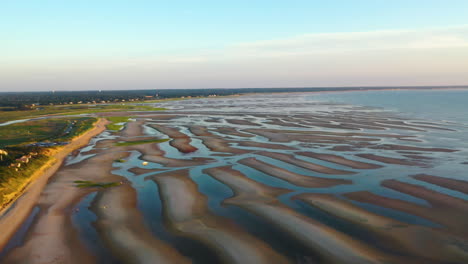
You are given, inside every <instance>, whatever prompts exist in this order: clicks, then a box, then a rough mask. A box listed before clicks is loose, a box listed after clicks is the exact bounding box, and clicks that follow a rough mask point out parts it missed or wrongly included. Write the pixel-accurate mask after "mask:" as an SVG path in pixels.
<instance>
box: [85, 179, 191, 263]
mask: <svg viewBox="0 0 468 264" xmlns="http://www.w3.org/2000/svg"><path fill="white" fill-rule="evenodd" d="M136 207H137V200H136V192H135V190H134V189H133V188H132V187H131V186H130V185H122V186H119V187H115V188H111V189H107V190H103V191H101V192H99V193H98V195H97V196H96V198H95V199H94V201H93V202H92V206H91V210H92V211H93V212H94V213H95V214H96V216H97V221H96V222H95V224H94V225H95V227H96V230H97V231H98V233H99V234H100V237H101V238H102V239H103V240H104V242H105V244H106V245H107V247H108V248H109V249H110V250H111V251H112V253H113V254H114V255H115V256H118V259H119V260H122V261H123V262H125V263H148V264H152V263H174V264H179V263H181V264H184V263H191V261H190V260H189V259H188V258H186V257H184V256H182V255H181V254H180V253H179V252H177V251H176V250H175V249H174V248H172V247H170V246H169V245H167V244H166V243H164V242H162V241H160V240H158V239H156V238H155V237H154V236H153V235H152V233H151V231H150V230H149V229H148V228H147V227H146V226H145V224H144V220H143V217H142V215H141V213H140V211H139V210H138V209H137V208H136Z"/></svg>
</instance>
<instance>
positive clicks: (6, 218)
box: [0, 119, 108, 248]
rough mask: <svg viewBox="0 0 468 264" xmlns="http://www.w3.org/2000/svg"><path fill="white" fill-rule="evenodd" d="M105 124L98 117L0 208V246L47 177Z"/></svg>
mask: <svg viewBox="0 0 468 264" xmlns="http://www.w3.org/2000/svg"><path fill="white" fill-rule="evenodd" d="M106 124H108V121H107V120H105V119H99V121H98V122H97V123H96V124H95V127H94V129H92V130H90V131H88V132H86V133H85V134H83V135H81V136H79V137H78V138H76V139H74V140H73V141H72V142H70V143H69V144H68V145H66V146H65V147H63V148H62V149H61V150H59V151H58V152H57V153H55V154H54V156H53V158H54V159H53V160H52V161H51V162H49V163H48V164H46V165H45V166H44V167H43V168H41V169H40V170H38V171H37V172H36V173H35V174H34V175H33V176H32V177H31V180H30V182H31V183H30V184H29V185H28V186H27V187H26V188H25V190H24V191H23V192H22V193H21V194H19V195H18V199H17V201H16V202H14V203H15V206H14V207H13V208H9V207H8V206H7V207H5V208H2V210H1V218H0V230H2V236H0V248H3V247H4V246H5V244H6V243H7V242H8V240H9V239H10V238H11V237H12V236H13V234H14V233H15V231H16V230H17V229H18V228H19V227H20V225H21V224H22V222H23V220H24V219H26V217H27V216H28V215H29V213H30V212H31V211H32V209H33V207H34V205H35V203H36V201H37V200H38V199H39V196H40V195H41V192H42V190H43V189H44V187H45V186H46V184H47V181H48V179H49V178H50V177H51V176H52V175H54V173H55V172H56V171H57V170H58V169H59V168H60V167H61V166H62V163H63V161H64V160H65V158H66V157H67V155H68V154H69V153H71V152H73V151H74V150H76V149H78V148H81V147H83V146H85V145H86V144H87V143H88V142H89V141H90V140H91V138H93V137H95V136H96V135H98V134H100V133H101V132H102V131H104V130H105V125H106ZM12 204H13V203H10V204H9V206H12Z"/></svg>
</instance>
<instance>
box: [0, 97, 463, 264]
mask: <svg viewBox="0 0 468 264" xmlns="http://www.w3.org/2000/svg"><path fill="white" fill-rule="evenodd" d="M149 108H158V109H160V108H164V109H166V110H165V111H158V112H157V113H155V112H153V111H150V110H148V111H142V110H139V111H138V112H136V111H135V112H128V111H126V112H122V113H119V112H112V113H105V112H103V113H93V114H91V116H93V117H100V118H106V117H109V116H111V117H112V118H113V119H114V120H118V121H119V122H120V121H122V122H121V123H119V127H120V126H122V129H121V130H118V129H115V127H110V128H109V129H107V130H106V131H104V132H103V133H101V134H99V135H97V136H96V137H94V138H93V139H92V140H90V141H89V143H88V145H87V146H85V147H82V148H80V149H79V150H78V151H74V152H72V153H71V154H70V155H69V156H68V157H67V159H66V162H64V163H63V164H62V166H61V167H60V169H59V170H58V171H57V172H56V173H55V174H54V175H53V176H51V177H50V178H49V180H48V182H47V183H45V184H43V187H42V188H41V189H40V190H34V191H35V192H39V193H37V195H29V197H33V198H29V199H34V200H30V201H28V204H31V205H32V206H30V210H29V213H25V214H21V217H17V218H15V221H16V224H17V227H15V229H16V232H12V233H11V234H10V233H9V234H8V237H5V236H4V237H3V238H2V240H0V242H1V241H4V242H3V243H0V263H174V264H178V263H242V264H244V263H299V264H307V263H359V264H360V263H421V264H423V263H424V264H426V263H434V264H436V263H468V224H467V223H468V191H467V190H468V187H467V186H468V177H467V174H466V171H468V165H466V164H464V163H466V160H468V158H467V157H468V141H467V140H466V132H468V125H467V124H466V123H463V122H447V121H446V120H441V119H436V118H435V119H430V118H420V117H416V116H411V115H408V114H405V113H401V112H398V111H388V110H387V109H382V108H376V107H371V106H368V107H366V106H362V105H355V104H342V103H336V102H328V101H324V100H320V99H319V98H315V97H314V96H313V95H311V94H307V93H297V94H294V93H291V94H261V95H259V94H253V95H245V96H239V97H231V98H229V97H226V98H203V99H191V100H183V101H169V102H162V103H160V102H158V103H154V104H152V105H151V107H148V109H149ZM128 116H131V118H130V119H128V118H126V117H128ZM119 117H122V118H119ZM124 117H125V118H124ZM80 184H81V185H82V186H79V185H80ZM24 195H26V197H25V198H27V197H28V192H26V193H25V194H24ZM25 203H26V202H25V201H24V199H18V200H17V201H16V202H15V203H14V204H12V205H11V207H10V208H9V209H8V210H5V211H3V212H2V213H1V214H0V230H2V229H3V228H5V227H6V226H7V225H9V224H10V223H11V217H12V215H15V211H16V210H18V208H21V207H22V206H23V204H25ZM9 218H10V221H7V220H8V219H9ZM20 218H21V219H20Z"/></svg>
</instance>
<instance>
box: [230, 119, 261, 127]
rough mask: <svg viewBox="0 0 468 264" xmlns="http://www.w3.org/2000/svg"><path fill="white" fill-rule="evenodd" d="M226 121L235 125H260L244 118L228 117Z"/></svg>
mask: <svg viewBox="0 0 468 264" xmlns="http://www.w3.org/2000/svg"><path fill="white" fill-rule="evenodd" d="M226 122H228V123H230V124H233V125H241V126H260V125H259V124H257V123H254V122H250V121H248V120H244V119H226Z"/></svg>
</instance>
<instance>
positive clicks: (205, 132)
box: [189, 126, 215, 137]
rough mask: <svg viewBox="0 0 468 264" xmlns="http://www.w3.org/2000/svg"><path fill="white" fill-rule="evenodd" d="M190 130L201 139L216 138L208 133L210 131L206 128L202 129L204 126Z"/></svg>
mask: <svg viewBox="0 0 468 264" xmlns="http://www.w3.org/2000/svg"><path fill="white" fill-rule="evenodd" d="M189 130H190V132H192V133H193V134H194V135H197V136H199V137H214V136H215V135H213V133H211V132H208V129H207V128H206V127H202V126H190V127H189Z"/></svg>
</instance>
